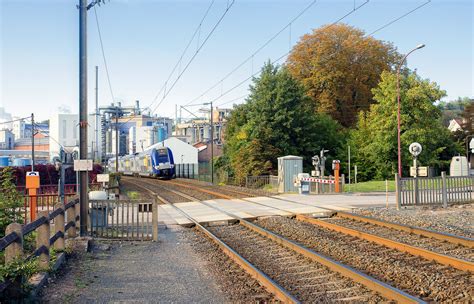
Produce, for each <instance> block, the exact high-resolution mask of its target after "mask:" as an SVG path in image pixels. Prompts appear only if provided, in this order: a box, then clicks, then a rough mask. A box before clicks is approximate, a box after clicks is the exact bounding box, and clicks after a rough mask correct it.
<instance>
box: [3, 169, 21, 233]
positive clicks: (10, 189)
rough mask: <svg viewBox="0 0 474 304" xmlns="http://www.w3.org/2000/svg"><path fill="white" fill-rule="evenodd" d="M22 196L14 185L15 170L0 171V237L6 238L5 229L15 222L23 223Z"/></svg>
mask: <svg viewBox="0 0 474 304" xmlns="http://www.w3.org/2000/svg"><path fill="white" fill-rule="evenodd" d="M22 206H23V203H22V200H21V196H20V194H19V193H18V191H17V190H16V186H15V184H14V177H13V170H12V169H11V168H9V167H5V168H4V169H3V170H2V171H0V237H4V236H5V229H6V228H7V226H8V225H10V224H11V223H13V222H17V223H20V224H21V223H23V218H22V217H21V207H22Z"/></svg>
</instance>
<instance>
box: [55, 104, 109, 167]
mask: <svg viewBox="0 0 474 304" xmlns="http://www.w3.org/2000/svg"><path fill="white" fill-rule="evenodd" d="M95 117H96V116H95V115H89V117H88V127H87V146H88V148H89V151H88V155H87V157H88V158H94V151H95V150H96V147H97V143H96V142H95ZM99 128H100V124H99ZM99 134H100V129H99ZM61 146H63V147H64V148H65V149H66V150H69V151H72V150H74V148H79V115H78V114H59V113H55V114H53V115H51V117H50V119H49V153H50V157H51V158H52V157H54V156H56V155H58V154H59V151H60V148H61ZM98 149H99V153H100V151H101V145H99V147H98Z"/></svg>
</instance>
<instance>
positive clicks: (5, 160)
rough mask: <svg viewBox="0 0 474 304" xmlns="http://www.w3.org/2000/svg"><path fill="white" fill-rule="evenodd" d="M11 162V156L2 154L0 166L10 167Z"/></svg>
mask: <svg viewBox="0 0 474 304" xmlns="http://www.w3.org/2000/svg"><path fill="white" fill-rule="evenodd" d="M9 163H10V157H8V156H0V167H8V164H9Z"/></svg>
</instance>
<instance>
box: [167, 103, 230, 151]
mask: <svg viewBox="0 0 474 304" xmlns="http://www.w3.org/2000/svg"><path fill="white" fill-rule="evenodd" d="M209 112H210V111H208V112H206V113H205V117H203V118H196V119H192V120H189V121H186V122H183V121H182V119H178V123H177V124H176V128H175V132H174V136H176V137H178V138H180V139H182V140H183V141H185V142H187V143H189V144H191V145H194V144H197V143H200V142H202V143H207V142H209V141H210V140H211V116H210V113H209ZM230 112H231V109H224V108H215V109H213V111H212V122H213V123H212V125H213V128H214V143H215V144H218V145H220V144H222V143H223V142H224V140H225V139H224V131H225V127H226V125H227V119H228V117H229V115H230Z"/></svg>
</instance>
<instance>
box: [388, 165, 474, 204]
mask: <svg viewBox="0 0 474 304" xmlns="http://www.w3.org/2000/svg"><path fill="white" fill-rule="evenodd" d="M395 184H396V188H397V189H396V194H397V198H396V200H397V207H398V208H400V207H405V206H417V205H436V204H439V205H443V206H444V207H447V205H448V204H452V203H464V202H474V176H446V173H445V172H442V173H441V177H433V178H424V177H418V178H405V177H404V178H398V176H396V180H395Z"/></svg>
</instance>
